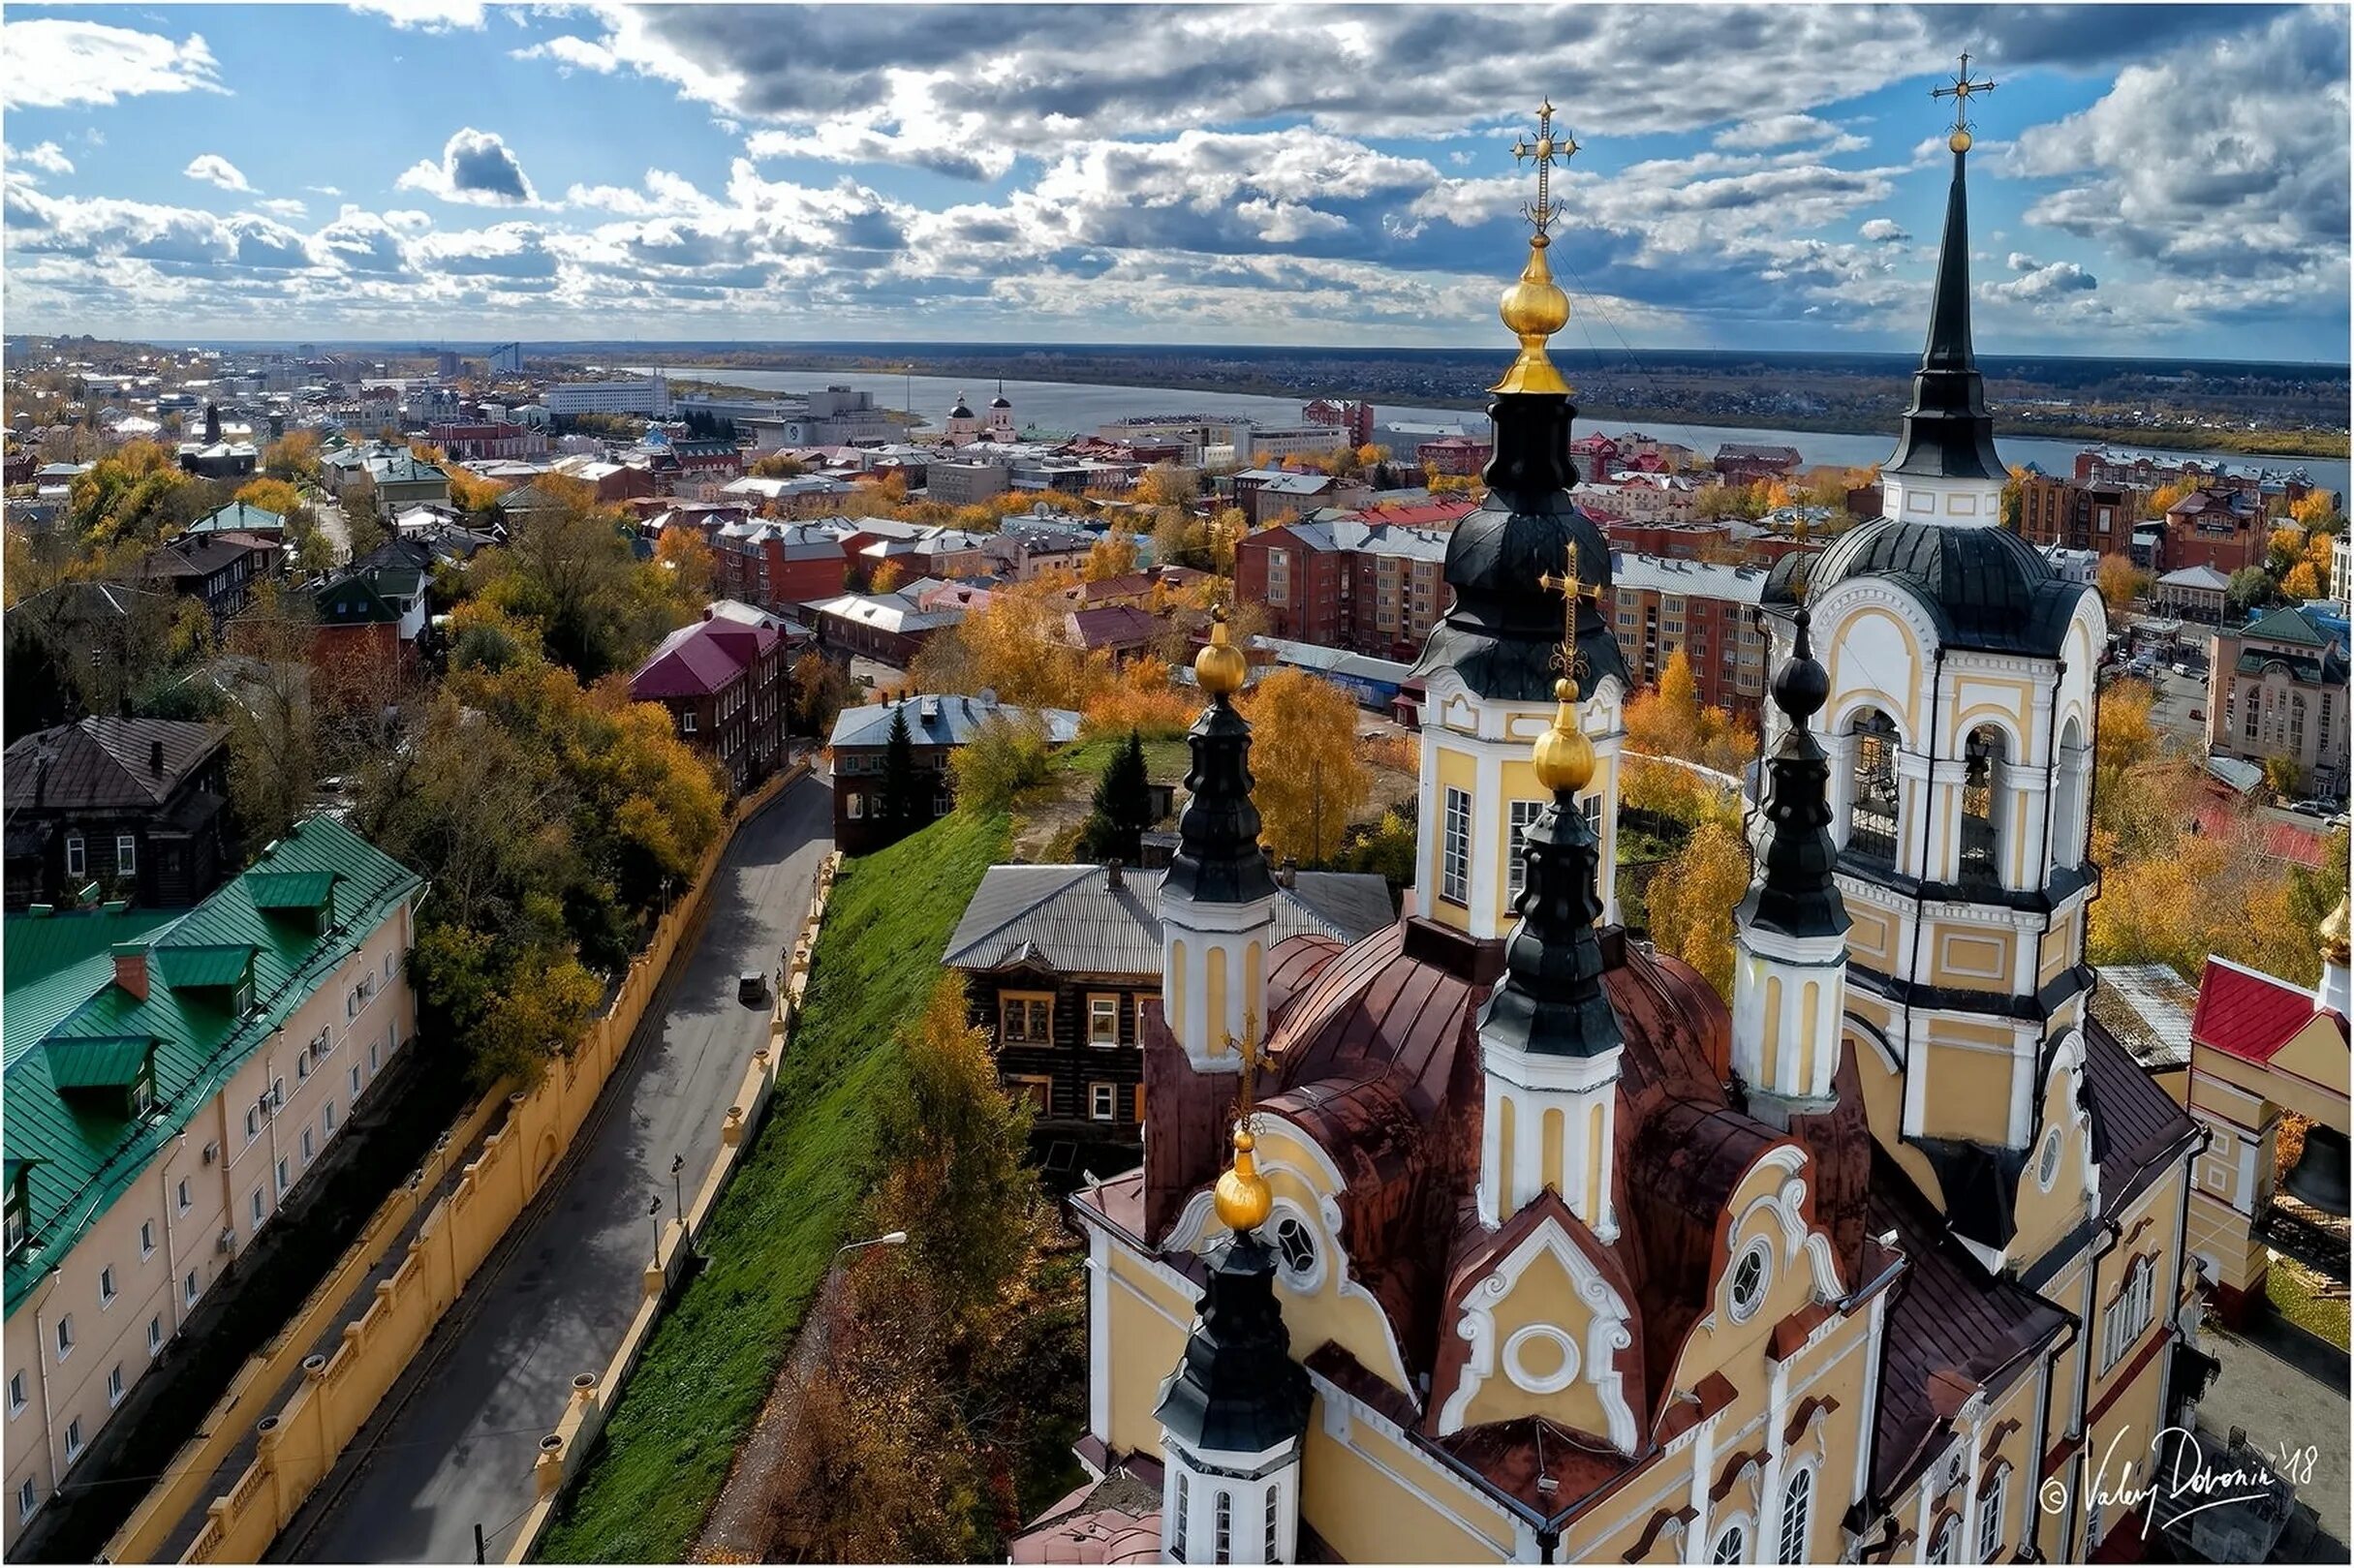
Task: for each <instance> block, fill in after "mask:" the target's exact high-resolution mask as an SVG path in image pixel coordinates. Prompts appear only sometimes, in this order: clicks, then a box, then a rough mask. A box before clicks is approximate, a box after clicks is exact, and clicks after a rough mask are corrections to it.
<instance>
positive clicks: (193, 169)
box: [180, 152, 253, 191]
mask: <svg viewBox="0 0 2354 1568" xmlns="http://www.w3.org/2000/svg"><path fill="white" fill-rule="evenodd" d="M180 172H181V173H183V174H185V175H187V176H188V177H189V178H190V179H192V180H200V181H201V182H202V183H204V184H206V185H218V186H219V187H220V188H221V189H222V190H224V191H251V190H252V189H253V182H252V181H250V180H248V179H247V178H246V177H245V175H244V174H243V173H242V172H240V171H239V170H238V169H237V166H236V165H234V164H232V163H231V162H230V161H229V160H228V159H226V158H224V157H222V156H221V155H220V154H219V153H217V152H201V153H198V154H197V155H196V156H195V157H194V158H192V159H190V160H189V161H188V167H187V168H186V169H181V170H180Z"/></svg>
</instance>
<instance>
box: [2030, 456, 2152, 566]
mask: <svg viewBox="0 0 2354 1568" xmlns="http://www.w3.org/2000/svg"><path fill="white" fill-rule="evenodd" d="M2148 500H2149V494H2148V492H2146V491H2143V490H2140V489H2137V488H2135V487H2133V486H2131V485H2127V484H2119V483H2116V482H2114V481H2085V480H2079V479H2073V478H2061V477H2059V476H2057V475H2052V474H2046V473H2045V472H2044V471H2043V470H2041V469H2039V468H2037V467H2035V466H2034V465H2033V464H2032V463H2030V464H2029V465H2028V466H2027V468H2026V470H2025V471H2024V473H2023V475H2022V477H2021V478H2020V481H2019V537H2020V538H2024V539H2026V540H2027V541H2028V542H2029V544H2035V545H2046V544H2057V545H2060V546H2062V547H2064V548H2067V549H2071V550H2093V551H2097V552H2098V553H2100V554H2102V555H2122V554H2124V553H2125V552H2126V551H2127V549H2128V548H2129V547H2130V545H2131V542H2132V537H2133V525H2134V523H2135V522H2136V521H2137V520H2139V519H2140V517H2141V516H2142V514H2143V507H2144V505H2145V504H2146V503H2147V501H2148Z"/></svg>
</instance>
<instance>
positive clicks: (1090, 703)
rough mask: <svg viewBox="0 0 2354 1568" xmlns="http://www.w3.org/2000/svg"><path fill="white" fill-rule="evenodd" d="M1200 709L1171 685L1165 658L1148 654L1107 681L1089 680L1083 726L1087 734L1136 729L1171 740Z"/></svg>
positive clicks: (1082, 712) (1156, 738)
mask: <svg viewBox="0 0 2354 1568" xmlns="http://www.w3.org/2000/svg"><path fill="white" fill-rule="evenodd" d="M1199 707H1200V704H1199V702H1198V701H1197V700H1195V698H1194V697H1192V696H1190V695H1189V694H1188V693H1187V692H1181V691H1179V690H1178V689H1177V688H1176V687H1175V686H1174V685H1172V684H1171V683H1170V680H1169V665H1168V662H1167V661H1165V660H1162V659H1161V658H1160V657H1158V656H1157V655H1153V654H1145V655H1143V656H1141V657H1139V658H1136V659H1132V660H1131V661H1129V662H1128V664H1127V665H1126V666H1125V667H1124V668H1122V669H1120V670H1118V671H1117V672H1115V673H1114V674H1112V675H1111V676H1110V677H1108V678H1107V679H1104V680H1101V681H1091V682H1089V684H1088V688H1087V696H1086V702H1085V706H1084V707H1083V708H1082V709H1081V710H1080V715H1079V728H1080V732H1081V733H1082V734H1084V735H1087V736H1096V735H1118V734H1122V733H1125V732H1128V731H1131V730H1134V731H1138V732H1140V733H1141V734H1142V735H1143V736H1144V737H1145V738H1146V739H1148V740H1168V739H1171V738H1173V737H1175V736H1178V735H1182V734H1184V733H1185V732H1186V729H1187V727H1188V726H1189V725H1191V724H1192V723H1193V716H1194V714H1195V713H1196V712H1197V711H1198V710H1199Z"/></svg>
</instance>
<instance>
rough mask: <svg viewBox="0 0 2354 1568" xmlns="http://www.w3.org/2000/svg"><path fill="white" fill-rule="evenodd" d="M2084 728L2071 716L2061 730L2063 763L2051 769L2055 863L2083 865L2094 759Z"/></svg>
mask: <svg viewBox="0 0 2354 1568" xmlns="http://www.w3.org/2000/svg"><path fill="white" fill-rule="evenodd" d="M2084 746H2085V738H2084V728H2083V726H2082V725H2080V724H2079V723H2077V722H2076V721H2075V720H2073V719H2070V720H2069V721H2068V723H2067V724H2066V726H2065V727H2064V728H2062V729H2061V730H2060V766H2059V767H2057V768H2055V769H2053V770H2052V800H2051V808H2050V809H2051V813H2052V864H2053V865H2055V866H2080V865H2082V864H2084V858H2085V816H2086V811H2085V808H2086V806H2087V805H2088V804H2089V803H2090V801H2091V793H2092V766H2091V762H2092V759H2091V757H2088V756H2086V755H2085V754H2084Z"/></svg>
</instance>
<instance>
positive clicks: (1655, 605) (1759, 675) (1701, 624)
mask: <svg viewBox="0 0 2354 1568" xmlns="http://www.w3.org/2000/svg"><path fill="white" fill-rule="evenodd" d="M1610 580H1611V591H1612V604H1611V610H1610V630H1611V631H1612V633H1613V634H1614V635H1615V636H1616V637H1617V638H1618V642H1619V651H1620V652H1621V653H1622V654H1624V655H1625V656H1626V668H1627V670H1628V672H1629V673H1631V674H1632V675H1633V676H1634V678H1635V681H1636V683H1637V684H1638V685H1641V686H1652V685H1655V684H1657V681H1658V679H1659V673H1660V671H1662V670H1664V669H1665V668H1666V667H1667V661H1668V659H1669V657H1670V656H1671V655H1673V654H1674V653H1675V652H1676V650H1677V649H1679V648H1681V649H1682V650H1683V651H1684V655H1685V658H1686V660H1687V661H1688V662H1689V663H1690V665H1691V671H1692V684H1693V685H1694V687H1696V688H1697V690H1698V692H1699V696H1700V700H1701V702H1703V703H1704V704H1706V705H1707V706H1709V707H1713V708H1723V709H1725V710H1726V711H1728V712H1731V713H1735V714H1741V715H1744V716H1746V717H1748V718H1750V719H1751V720H1752V721H1753V720H1755V718H1756V717H1757V706H1758V703H1759V701H1760V700H1761V699H1762V698H1763V697H1764V695H1765V687H1766V641H1765V636H1764V634H1763V633H1762V632H1761V631H1759V630H1757V624H1756V623H1757V614H1756V611H1757V604H1758V600H1759V599H1760V597H1761V596H1762V595H1763V594H1764V592H1765V584H1766V569H1764V568H1762V567H1721V566H1715V565H1712V564H1710V563H1708V562H1705V561H1675V560H1662V559H1660V558H1659V557H1657V556H1649V555H1636V554H1632V553H1629V552H1625V551H1619V550H1613V551H1612V552H1611V556H1610Z"/></svg>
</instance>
